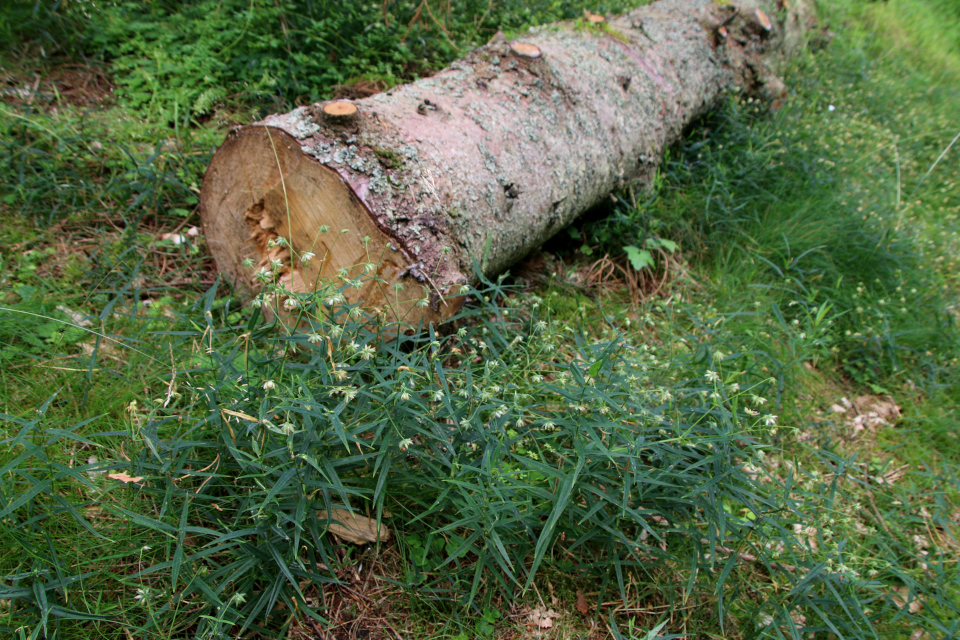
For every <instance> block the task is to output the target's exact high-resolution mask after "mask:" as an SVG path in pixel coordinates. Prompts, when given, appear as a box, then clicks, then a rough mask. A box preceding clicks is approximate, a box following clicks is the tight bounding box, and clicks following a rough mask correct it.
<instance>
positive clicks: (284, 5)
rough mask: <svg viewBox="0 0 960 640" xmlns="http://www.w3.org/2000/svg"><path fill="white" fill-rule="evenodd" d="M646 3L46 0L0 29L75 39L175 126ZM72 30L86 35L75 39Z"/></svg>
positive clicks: (303, 97)
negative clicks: (187, 117) (223, 106)
mask: <svg viewBox="0 0 960 640" xmlns="http://www.w3.org/2000/svg"><path fill="white" fill-rule="evenodd" d="M642 3H643V0H614V1H612V2H598V1H596V0H575V1H572V2H558V1H557V0H537V1H535V2H521V1H519V0H507V1H504V2H496V3H490V2H487V1H486V0H458V1H456V2H440V1H437V0H423V1H421V0H416V1H414V0H389V1H387V2H383V3H357V2H318V1H316V0H283V1H282V2H274V1H273V0H250V1H247V0H195V1H193V2H184V3H179V2H144V1H142V0H123V1H121V2H116V3H109V4H105V5H101V6H92V5H91V6H89V7H88V6H86V5H84V4H83V3H64V4H63V5H58V6H56V7H55V8H49V7H47V6H46V3H39V5H38V6H41V7H43V9H42V10H41V11H40V12H39V13H38V14H37V15H35V16H34V15H32V14H31V16H32V17H30V18H29V19H28V18H26V16H27V13H28V12H27V7H28V6H29V5H32V4H33V3H28V2H25V1H24V2H14V3H13V5H14V7H15V8H16V13H15V14H14V17H12V18H11V19H10V20H9V21H5V22H0V30H2V29H6V31H7V33H8V35H9V37H10V38H11V40H12V41H17V40H19V41H21V42H48V41H51V40H56V41H57V42H61V41H64V42H70V43H71V46H73V47H77V46H79V47H80V48H82V50H83V52H84V53H85V54H86V55H88V56H93V57H102V58H103V59H104V60H105V61H107V62H109V63H110V64H111V66H112V71H113V74H114V78H115V80H116V81H117V83H118V84H119V85H120V93H119V97H120V99H121V101H122V102H123V103H124V104H125V105H126V106H128V107H130V108H133V109H137V110H138V111H140V112H142V113H149V114H150V115H151V116H153V117H157V118H161V119H170V120H176V119H178V118H179V117H182V115H183V114H185V113H193V114H198V115H199V114H203V113H206V112H208V111H210V110H211V108H212V107H213V105H214V104H215V103H217V102H218V101H223V100H228V101H230V102H231V103H233V104H236V103H237V102H238V101H239V102H240V103H242V104H244V105H254V106H256V107H258V108H260V109H265V110H274V111H276V110H283V109H284V108H285V107H284V105H290V104H300V103H303V102H311V101H316V100H319V99H325V98H328V97H330V95H331V92H332V91H333V90H334V88H335V87H337V86H340V85H344V84H349V83H351V82H354V81H356V80H359V79H366V80H374V81H377V82H378V83H380V85H381V86H390V85H394V84H397V83H399V82H405V81H409V80H412V79H415V78H416V77H418V76H420V75H422V74H423V73H425V72H427V71H428V70H430V69H438V68H441V67H443V66H445V65H446V64H447V63H449V62H450V61H452V60H453V59H455V58H456V57H457V56H459V55H461V54H462V53H463V52H464V51H467V50H469V49H470V48H473V47H474V46H477V45H479V44H483V43H484V42H486V41H487V40H488V39H489V38H490V37H491V36H492V35H493V34H494V33H495V32H496V31H497V30H498V29H502V30H503V31H506V32H515V31H518V30H520V29H524V28H526V27H527V26H529V25H535V24H544V23H549V22H554V21H556V20H562V19H571V18H576V17H578V16H580V15H582V12H583V9H585V8H590V9H593V10H595V11H601V10H602V11H612V12H622V11H624V10H626V9H628V8H632V7H635V6H637V5H639V4H642ZM17 18H20V19H21V20H23V22H18V21H17ZM71 30H75V31H76V32H77V33H79V34H80V38H77V37H76V36H74V37H72V38H71V37H68V34H70V32H71ZM0 32H2V31H0Z"/></svg>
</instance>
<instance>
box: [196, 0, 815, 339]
mask: <svg viewBox="0 0 960 640" xmlns="http://www.w3.org/2000/svg"><path fill="white" fill-rule="evenodd" d="M777 4H778V6H770V5H769V3H766V2H762V1H761V0H744V1H743V2H734V3H727V4H721V3H717V2H715V1H714V0H661V1H660V2H656V3H654V4H651V5H648V6H645V7H642V8H640V9H637V10H636V11H633V12H631V13H629V14H626V15H622V16H618V17H613V18H609V19H608V20H607V21H586V20H582V21H577V22H569V23H559V24H554V25H548V26H545V27H540V28H536V29H531V30H530V33H529V34H526V35H524V36H523V37H522V38H518V39H516V40H514V41H513V42H507V41H506V40H504V39H503V38H495V39H494V40H493V41H491V42H490V43H489V44H487V45H486V46H483V47H481V48H479V49H476V50H474V51H472V52H471V53H469V54H468V55H467V56H465V57H464V58H462V59H460V60H458V61H456V62H454V63H453V64H451V65H450V66H449V67H448V68H447V69H445V70H443V71H441V72H440V73H438V74H436V75H435V76H433V77H430V78H425V79H423V80H420V81H418V82H415V83H412V84H407V85H403V86H399V87H395V88H394V89H392V90H390V91H387V92H385V93H381V94H378V95H375V96H371V97H369V98H366V99H363V100H357V101H355V102H353V103H351V104H352V105H353V106H355V107H356V109H355V110H353V109H351V108H350V105H345V104H344V103H343V102H342V101H341V102H338V103H336V104H334V103H326V104H316V105H311V106H306V107H300V108H298V109H295V110H293V111H291V112H290V113H286V114H283V115H274V116H270V117H268V118H266V119H265V120H263V121H262V122H259V123H256V124H252V125H249V126H245V127H240V128H237V129H235V130H233V131H231V132H230V134H229V135H228V137H227V140H226V141H225V142H224V144H223V146H222V147H221V148H220V149H219V150H218V151H217V153H216V154H215V156H214V158H213V160H212V162H211V164H210V167H209V169H208V171H207V175H206V177H205V179H204V182H203V189H202V194H201V215H202V219H203V224H204V228H205V232H206V238H207V242H208V243H209V246H210V249H211V251H212V253H213V255H214V257H215V258H216V261H217V264H218V265H219V268H220V270H221V271H222V272H223V273H224V274H225V275H226V276H227V277H228V278H229V279H230V281H231V282H232V283H233V284H234V285H235V286H237V287H238V288H240V289H241V290H245V291H247V292H252V291H255V290H256V286H257V285H256V281H255V279H254V271H255V270H256V269H257V268H258V267H260V266H263V265H267V264H269V263H270V261H279V262H280V263H282V264H283V265H284V266H283V268H282V281H283V283H284V284H285V286H286V287H287V288H288V289H289V290H291V291H305V290H309V289H310V288H311V287H312V286H314V285H313V283H315V282H317V279H318V278H326V277H332V276H334V275H335V274H337V273H338V272H340V270H342V269H345V270H346V272H347V274H348V277H349V278H351V279H354V278H357V277H359V276H360V274H361V273H362V271H363V269H364V265H368V264H370V263H372V264H375V265H376V268H377V270H378V274H379V275H380V277H381V279H382V280H383V281H385V282H386V284H378V283H376V282H370V283H369V284H367V285H366V286H364V287H363V288H361V289H359V290H353V293H347V298H348V300H350V301H356V300H358V299H361V300H363V301H364V302H365V303H366V304H367V305H369V306H371V307H376V308H379V309H382V310H385V311H386V312H387V313H388V317H389V319H390V320H396V319H404V320H406V321H413V322H416V321H417V320H419V319H420V318H421V317H422V318H423V319H425V320H427V321H431V322H432V321H438V320H442V319H444V318H447V317H449V316H450V315H451V314H452V313H453V312H454V311H455V310H456V309H457V307H458V306H459V304H460V299H459V298H457V294H458V290H459V288H460V287H461V286H462V285H463V284H464V283H467V282H469V281H470V280H472V279H473V278H474V274H475V270H474V269H475V266H474V265H477V264H481V265H482V269H483V270H484V271H485V272H486V273H488V274H494V273H497V272H499V271H501V270H503V269H505V268H507V267H508V266H510V264H512V263H513V262H515V261H516V260H518V259H520V258H522V257H523V256H524V255H526V254H527V253H529V252H530V251H531V250H533V249H536V248H537V247H539V246H540V245H541V244H542V243H543V242H544V241H546V240H547V239H548V238H550V236H552V235H553V234H555V233H556V232H557V231H559V230H561V229H563V228H564V227H565V226H566V225H568V224H569V223H570V222H572V221H573V220H574V219H575V218H576V217H577V216H578V215H580V214H581V213H583V212H584V211H586V210H587V209H589V208H590V207H592V206H594V205H596V204H597V203H598V202H600V201H601V200H602V199H603V198H605V197H607V196H608V195H609V194H610V193H611V192H612V191H613V190H615V189H617V188H618V187H620V186H622V185H624V184H625V183H626V182H628V181H639V182H641V183H644V182H649V181H650V180H651V179H652V177H653V175H654V173H655V171H656V168H657V166H658V164H659V162H660V160H661V157H662V154H663V151H664V149H665V148H666V147H667V146H668V145H669V144H671V143H672V142H674V141H675V140H676V139H677V138H678V137H679V136H680V135H681V133H682V131H683V129H684V127H685V126H687V125H688V124H690V123H691V122H692V121H693V120H694V119H695V118H697V117H698V116H700V115H702V114H704V113H705V112H706V111H708V110H709V109H710V108H712V107H714V106H716V105H717V104H718V103H719V102H720V101H721V100H722V99H723V97H724V95H726V94H727V92H729V91H747V92H751V93H753V94H755V95H757V96H760V97H765V98H766V99H768V100H779V99H782V98H783V96H784V92H785V88H784V85H783V83H782V82H781V81H780V80H779V79H778V78H777V73H778V70H779V69H780V67H781V66H782V63H783V61H784V59H785V58H786V57H788V56H789V55H790V54H791V53H793V52H795V51H796V50H798V49H799V48H800V47H801V46H802V43H803V33H804V31H805V29H806V28H807V27H808V26H809V23H810V21H811V19H812V18H811V15H810V11H809V9H808V5H807V4H806V3H805V0H789V4H788V3H787V2H785V1H784V0H780V1H779V2H778V3H777ZM324 227H329V230H328V231H326V232H322V229H323V228H324ZM281 236H282V237H285V238H287V239H288V240H289V243H290V245H291V247H292V249H293V251H292V252H291V251H290V249H289V248H287V247H277V246H271V245H272V244H274V243H271V242H270V240H273V239H276V238H278V237H281ZM306 252H310V253H312V254H315V255H316V256H317V258H316V259H315V260H314V261H312V262H309V263H304V262H302V261H300V260H299V259H298V256H301V255H303V254H304V253H306ZM247 258H252V259H253V262H254V264H255V266H254V268H252V269H251V268H249V267H244V266H243V264H242V263H243V262H244V260H246V259H247ZM321 258H326V259H325V260H321ZM274 264H276V263H274ZM369 268H370V267H367V269H369ZM396 283H400V284H401V285H402V288H403V290H402V292H399V293H398V292H397V291H396V289H395V287H394V286H393V285H394V284H396ZM424 297H426V298H428V300H429V304H428V305H427V306H426V307H423V308H421V307H418V306H415V304H414V302H415V301H416V300H417V299H420V298H424Z"/></svg>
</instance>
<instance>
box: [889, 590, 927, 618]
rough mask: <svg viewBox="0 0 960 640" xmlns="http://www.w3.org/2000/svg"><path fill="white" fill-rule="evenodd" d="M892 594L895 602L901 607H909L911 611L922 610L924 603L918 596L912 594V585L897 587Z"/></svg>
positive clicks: (918, 611) (917, 611)
mask: <svg viewBox="0 0 960 640" xmlns="http://www.w3.org/2000/svg"><path fill="white" fill-rule="evenodd" d="M890 596H891V597H892V598H893V603H894V604H895V605H897V606H898V607H900V608H901V609H903V608H904V607H909V611H910V613H920V610H921V609H923V603H922V602H920V600H919V599H918V598H917V597H916V596H913V595H911V594H910V587H908V586H906V585H901V586H899V587H896V588H895V589H894V592H893V593H892V594H890Z"/></svg>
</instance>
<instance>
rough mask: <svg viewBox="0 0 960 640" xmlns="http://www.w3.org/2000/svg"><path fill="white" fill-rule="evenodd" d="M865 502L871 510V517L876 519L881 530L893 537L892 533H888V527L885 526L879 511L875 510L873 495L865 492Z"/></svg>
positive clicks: (875, 504)
mask: <svg viewBox="0 0 960 640" xmlns="http://www.w3.org/2000/svg"><path fill="white" fill-rule="evenodd" d="M867 501H868V502H869V503H870V507H871V508H872V509H873V516H874V517H875V518H876V519H877V522H879V523H880V526H881V527H883V530H884V531H886V532H887V535H888V536H891V537H893V532H891V531H890V527H888V526H887V523H886V522H884V520H883V516H881V515H880V510H879V509H877V503H876V502H874V501H873V493H872V492H870V491H867Z"/></svg>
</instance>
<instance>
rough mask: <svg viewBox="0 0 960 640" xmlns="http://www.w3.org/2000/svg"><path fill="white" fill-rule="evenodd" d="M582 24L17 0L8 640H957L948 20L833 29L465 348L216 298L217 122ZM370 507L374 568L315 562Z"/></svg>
mask: <svg viewBox="0 0 960 640" xmlns="http://www.w3.org/2000/svg"><path fill="white" fill-rule="evenodd" d="M629 4H630V3H624V7H626V6H628V5H629ZM634 4H636V3H634ZM573 5H575V6H573ZM573 5H571V6H569V7H566V6H565V7H561V6H559V4H558V3H549V2H543V3H523V4H521V3H510V2H506V3H502V4H498V5H490V7H492V9H488V5H487V4H486V3H477V6H473V5H472V4H471V3H469V2H466V3H463V4H462V5H456V4H454V5H453V6H451V4H450V3H442V2H437V3H409V4H407V3H403V2H398V3H386V4H385V5H383V7H381V6H380V5H370V6H369V7H367V6H362V5H357V6H356V8H352V9H341V8H330V7H328V6H326V5H311V4H310V3H304V5H303V6H302V7H300V8H299V9H300V10H297V8H296V7H294V5H292V4H286V3H276V4H274V3H270V6H266V4H260V3H257V2H254V3H249V4H247V3H232V2H228V1H224V2H218V3H205V2H198V3H195V4H191V5H189V6H187V7H185V8H184V9H182V10H178V9H173V8H167V7H165V6H164V5H156V6H152V5H140V4H136V3H121V4H117V5H113V6H111V7H109V8H107V9H103V10H102V11H101V12H100V13H96V14H94V15H92V16H91V15H87V14H86V13H84V11H81V10H73V11H69V12H67V13H58V12H57V11H52V12H51V13H45V12H46V11H47V9H46V8H41V9H40V10H38V11H32V7H33V5H32V4H30V5H29V7H30V8H31V10H27V9H24V8H23V7H27V6H28V5H23V7H21V5H17V4H14V5H12V9H11V13H10V14H9V15H10V16H12V18H10V19H8V20H7V21H6V22H2V23H0V31H3V32H4V33H5V34H6V35H7V36H8V37H9V38H10V40H11V41H13V42H16V43H18V44H17V45H16V46H15V47H14V48H12V49H11V50H9V51H8V52H7V53H6V56H5V58H4V63H3V65H4V66H3V74H4V93H3V98H4V99H3V102H2V103H0V165H2V172H0V181H2V190H0V216H2V225H0V234H2V242H0V247H2V248H0V258H2V264H3V269H2V270H0V273H2V276H0V278H2V286H3V288H2V291H0V293H2V295H3V298H2V300H0V337H2V349H0V365H2V366H0V381H2V386H0V390H2V391H0V403H2V405H0V411H2V412H3V414H4V415H3V420H4V421H3V424H2V437H3V439H4V445H3V449H2V451H0V465H2V466H0V576H2V578H0V628H2V629H3V632H4V633H7V634H9V635H10V636H11V637H15V638H43V637H49V638H54V637H56V638H90V637H104V638H117V639H128V638H181V637H202V638H227V637H230V638H233V637H279V636H284V637H290V638H316V637H323V638H327V637H331V638H338V639H339V638H353V637H373V638H378V637H425V638H429V637H436V638H440V637H446V638H457V637H459V638H475V637H476V638H513V637H544V638H581V637H598V638H599V637H612V638H652V637H657V636H658V634H660V633H662V634H664V635H662V636H660V637H698V638H721V637H722V638H741V637H742V638H753V637H770V638H786V637H791V638H800V637H804V638H833V637H844V638H877V637H882V638H911V639H914V638H916V639H920V638H950V637H955V636H956V635H957V634H958V624H960V622H958V620H960V616H958V607H960V582H958V581H960V572H958V570H957V566H956V564H957V560H958V557H960V556H958V540H957V522H958V519H960V509H958V499H960V478H958V464H960V441H958V430H957V426H956V425H957V423H956V417H955V413H956V410H957V406H958V401H960V385H958V384H957V378H956V376H957V374H956V370H957V357H958V354H960V343H958V337H960V334H958V331H957V328H956V319H957V308H956V304H957V303H956V301H957V293H958V286H957V285H958V282H957V276H956V274H957V273H958V268H957V267H958V265H957V264H956V262H957V256H958V255H960V252H958V249H960V246H958V244H960V243H958V240H960V238H958V234H957V215H958V212H960V202H958V198H960V190H958V188H957V175H960V173H958V169H960V164H958V159H957V158H958V151H960V149H958V148H956V146H951V145H952V143H953V142H955V136H957V135H958V133H960V121H958V119H957V116H956V114H957V113H960V13H958V12H957V9H956V6H955V5H954V4H953V3H952V2H950V1H949V0H889V1H888V2H885V3H861V2H856V1H854V0H850V1H849V2H840V3H831V4H830V5H829V6H824V7H821V21H822V25H821V26H822V29H821V30H820V32H819V34H818V36H817V38H816V39H815V45H816V46H815V47H814V48H813V50H811V52H809V53H808V54H807V55H805V56H804V57H803V58H802V59H801V60H799V61H798V63H797V64H796V65H795V68H794V69H793V70H792V71H791V73H790V75H789V77H788V78H787V81H788V85H789V86H790V87H791V90H792V95H791V99H790V100H789V101H788V102H787V104H786V106H785V107H784V108H783V109H782V110H780V111H779V112H778V113H775V114H771V113H769V112H768V111H767V109H766V108H765V107H763V106H761V105H757V104H755V103H752V102H742V101H739V100H736V99H733V98H732V99H731V101H730V103H729V104H728V105H726V106H725V107H724V108H723V109H720V110H719V111H718V112H716V113H714V114H712V115H710V116H709V117H708V118H706V119H704V121H703V122H701V123H699V125H698V126H697V127H695V128H694V129H693V130H692V131H691V132H690V134H689V136H688V137H687V139H685V140H684V142H683V143H682V144H680V145H678V146H677V147H675V148H674V149H672V150H671V152H670V155H669V157H668V159H667V160H666V161H665V162H664V163H663V165H662V167H661V171H660V176H659V178H658V180H657V185H656V189H655V190H654V191H653V192H650V193H633V192H631V191H629V190H627V191H626V192H624V193H621V194H618V203H617V204H616V205H612V206H611V207H610V209H609V211H605V212H603V213H604V214H606V215H605V217H602V219H601V218H600V217H599V216H592V217H589V219H586V220H584V221H583V222H581V223H578V224H577V225H575V226H574V228H572V229H571V230H570V231H569V232H567V233H565V234H564V235H563V237H561V238H558V239H556V240H554V241H552V242H551V243H550V245H549V246H548V247H547V251H546V252H544V253H543V254H541V255H538V256H535V257H534V258H532V259H530V260H528V261H527V262H526V263H524V264H522V265H518V267H517V268H516V269H514V273H513V274H512V275H511V276H505V277H504V278H501V279H500V280H498V281H495V282H485V283H481V284H480V285H479V286H478V287H477V288H476V289H475V290H474V291H473V292H472V298H473V303H472V304H471V305H469V306H468V307H467V308H466V309H465V311H464V312H463V314H461V316H460V317H459V318H458V319H457V320H456V321H455V322H453V323H452V324H451V325H450V326H448V327H444V328H442V330H441V331H440V332H439V333H428V334H423V335H416V336H401V337H397V336H396V335H393V336H392V337H386V338H385V337H384V335H382V334H381V333H380V330H379V328H378V327H376V326H375V324H373V323H371V322H370V321H369V319H368V318H367V317H366V315H365V314H364V312H363V310H362V309H343V310H341V311H338V312H333V311H331V307H329V306H327V305H325V304H324V301H325V300H328V299H330V298H334V299H335V298H336V297H337V295H338V293H339V291H340V290H341V289H342V287H344V286H350V284H349V283H343V282H333V283H329V286H328V287H327V288H325V289H323V290H322V291H320V292H318V293H317V294H315V295H313V296H305V297H304V298H302V299H301V300H300V301H299V302H298V304H299V310H298V314H299V320H300V322H298V323H296V324H295V325H293V326H284V325H283V324H278V323H275V322H270V321H267V320H265V319H264V317H263V316H262V315H261V314H260V313H259V311H257V310H255V309H251V308H241V307H240V306H239V304H238V302H237V301H236V300H235V299H233V298H232V297H231V296H230V292H229V291H227V290H226V288H225V287H223V286H222V285H220V284H219V283H218V282H217V281H216V274H215V271H214V269H213V265H212V263H211V260H210V258H209V257H208V255H207V253H206V249H205V246H204V244H203V237H202V234H196V233H195V232H194V231H193V230H194V229H195V227H196V225H197V224H198V218H197V212H196V205H197V198H196V193H197V185H198V184H199V181H200V179H201V177H202V173H203V170H204V168H205V166H206V162H207V160H208V159H209V157H210V154H211V153H212V150H213V149H214V148H215V147H216V145H217V144H218V143H219V141H220V140H221V139H222V137H223V134H224V130H225V127H226V126H228V125H229V124H232V123H236V122H243V121H246V120H248V119H250V118H252V117H256V115H257V112H258V110H262V109H267V110H269V109H282V108H284V105H289V104H292V103H295V102H296V101H298V100H309V99H316V98H319V97H328V96H330V95H334V94H342V95H354V94H363V93H365V92H368V91H371V90H375V89H377V88H382V87H384V86H388V85H389V84H391V83H394V82H397V81H402V80H404V79H407V78H410V77H413V76H415V75H416V74H418V73H421V72H422V71H424V69H425V68H429V67H437V66H442V65H443V64H445V63H446V61H448V60H450V59H451V58H453V57H455V56H456V54H457V52H458V51H460V50H463V49H464V48H467V47H469V46H471V44H473V43H475V42H480V41H483V40H484V39H486V38H488V37H489V36H490V35H491V34H492V33H493V32H495V31H496V29H497V28H499V27H503V28H504V29H505V30H508V31H509V30H511V29H512V30H517V29H521V28H523V27H524V25H526V24H531V23H536V22H543V21H548V20H553V19H559V18H566V17H572V16H573V15H576V14H577V12H579V11H580V10H581V9H582V8H583V6H581V4H580V3H573ZM38 6H39V5H38ZM584 6H590V7H591V8H592V9H593V10H594V11H599V10H601V9H604V8H607V9H619V8H623V7H620V6H619V5H618V6H616V7H613V6H608V7H601V6H599V5H597V4H590V3H586V4H585V5H584ZM384 9H386V11H387V13H386V14H384V13H383V11H384ZM16 11H20V12H21V13H16ZM205 16H207V17H208V16H213V17H212V18H210V19H209V20H205V19H203V18H204V17H205ZM14 18H16V19H14ZM218 21H222V23H223V24H221V23H220V22H218ZM173 28H176V29H179V30H180V32H185V33H189V34H191V38H190V39H189V40H190V41H192V42H195V43H197V44H196V45H195V46H193V47H191V48H188V49H185V50H182V51H180V50H177V51H173V50H172V49H171V47H173V46H175V45H176V46H180V45H179V44H177V43H171V42H168V41H167V40H165V39H164V38H166V37H167V36H165V35H163V34H164V33H167V32H169V30H170V29H173ZM68 34H73V35H68ZM351 34H352V35H351ZM414 43H415V45H414ZM311 46H312V47H315V48H316V47H323V50H324V51H329V52H331V55H330V57H329V59H323V58H322V57H317V56H314V57H313V58H311V57H310V56H304V57H302V58H301V57H298V56H293V55H292V52H293V51H296V52H300V51H309V50H311V49H309V47H311ZM224 51H227V52H233V53H232V54H231V55H229V56H226V55H221V54H222V53H223V52H224ZM171 55H173V56H175V57H178V59H179V60H181V61H182V64H178V65H173V64H172V63H171V61H170V59H168V58H167V57H165V56H171ZM338 59H342V60H349V61H350V64H349V65H342V64H333V62H335V61H336V60H338ZM345 66H346V67H348V68H350V69H351V73H350V74H349V75H344V73H345V72H344V71H343V68H344V67H345ZM168 88H169V90H167V89H168ZM625 245H626V246H631V247H633V249H632V250H627V251H628V253H625ZM640 250H646V251H648V252H649V253H648V254H645V255H648V256H649V257H650V259H651V260H652V261H653V264H652V265H648V266H644V267H643V268H642V269H640V270H639V271H637V270H634V269H632V267H631V266H630V265H631V261H630V257H631V256H632V257H633V258H636V257H637V255H636V254H637V253H638V252H639V251H640ZM629 251H632V252H633V253H629ZM305 324H309V325H311V329H310V330H309V331H302V327H303V326H305ZM294 326H295V327H298V329H294V328H293V327H294ZM385 407H386V408H387V410H385ZM345 504H349V505H351V507H353V508H354V509H355V510H357V511H358V512H359V513H360V514H363V515H365V516H370V517H371V518H372V519H373V520H374V521H376V522H379V523H380V526H382V527H384V529H381V530H380V532H379V538H380V540H381V541H380V543H379V544H367V545H355V544H350V543H347V542H343V541H342V540H340V539H338V538H337V537H335V536H333V535H332V534H329V533H327V532H326V529H327V526H328V524H329V523H330V522H331V521H335V520H338V516H337V514H338V513H339V514H341V517H342V514H343V513H344V512H343V511H342V510H338V509H336V508H335V507H336V506H338V505H345ZM386 528H389V531H390V536H389V538H387V536H386V533H385V531H386ZM371 536H372V538H373V539H377V537H378V533H377V532H376V531H373V532H371Z"/></svg>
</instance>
